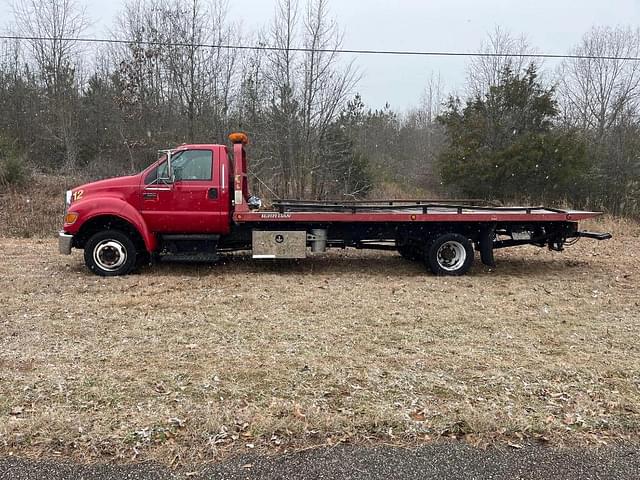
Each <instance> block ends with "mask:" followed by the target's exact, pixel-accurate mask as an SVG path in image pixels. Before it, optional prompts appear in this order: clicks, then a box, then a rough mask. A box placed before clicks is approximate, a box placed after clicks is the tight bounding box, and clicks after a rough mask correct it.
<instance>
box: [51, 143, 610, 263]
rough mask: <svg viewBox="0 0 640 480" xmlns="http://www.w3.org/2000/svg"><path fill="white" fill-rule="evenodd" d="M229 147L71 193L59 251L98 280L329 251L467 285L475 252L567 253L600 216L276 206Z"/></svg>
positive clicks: (454, 205)
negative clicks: (76, 258)
mask: <svg viewBox="0 0 640 480" xmlns="http://www.w3.org/2000/svg"><path fill="white" fill-rule="evenodd" d="M229 138H230V140H231V142H232V144H233V157H231V155H230V153H231V152H230V151H229V149H228V148H227V146H225V145H182V146H180V147H178V148H175V149H172V150H165V151H162V152H161V156H160V158H159V159H158V161H156V162H155V163H153V164H152V165H151V166H149V167H148V168H146V169H145V170H144V171H142V172H141V173H139V174H137V175H132V176H126V177H119V178H113V179H108V180H101V181H97V182H93V183H89V184H86V185H83V186H80V187H77V188H74V189H73V190H70V191H68V192H67V193H66V199H65V201H66V209H65V214H64V225H63V229H62V231H61V232H60V234H59V249H60V253H63V254H70V253H71V250H72V248H77V249H83V250H84V260H85V263H86V265H87V267H88V268H89V269H90V270H91V271H93V272H94V273H96V274H98V275H103V276H115V275H125V274H127V273H129V272H131V271H132V270H134V269H135V268H136V267H137V266H140V265H142V264H147V263H152V262H154V261H157V260H163V259H165V260H178V261H198V262H208V261H215V260H217V258H218V255H219V254H220V253H223V252H233V251H252V253H253V258H258V259H278V258H304V257H305V256H307V254H308V252H309V250H310V251H311V252H312V253H313V254H319V253H322V252H324V251H326V249H327V248H358V249H378V250H394V251H397V252H398V253H399V254H400V255H402V256H403V257H405V258H407V259H408V260H422V261H424V262H425V263H426V266H427V267H428V268H429V269H430V270H431V271H432V272H433V273H434V274H437V275H462V274H464V273H466V272H467V271H468V270H469V268H470V267H471V265H472V263H473V261H474V257H475V252H474V250H475V251H478V252H479V253H480V258H481V261H482V262H483V263H484V264H486V265H490V266H494V257H493V251H494V249H496V248H505V247H512V246H518V245H535V246H538V247H548V248H549V249H551V250H556V251H561V250H563V247H564V246H565V244H570V243H572V242H573V241H575V240H577V239H578V238H580V237H588V238H593V239H597V240H606V239H608V238H611V235H610V234H608V233H592V232H584V231H580V230H579V229H578V222H579V221H580V220H585V219H589V218H593V217H596V216H598V215H600V213H598V212H585V211H573V210H558V209H554V208H544V207H498V206H494V205H488V204H482V205H480V204H476V203H469V202H465V201H456V202H442V201H429V200H407V201H403V200H388V201H352V202H323V201H304V200H289V201H287V200H279V201H275V202H274V203H273V205H272V207H270V208H269V209H265V208H262V205H261V202H260V200H259V199H257V198H256V197H253V196H251V195H250V194H249V190H248V181H247V155H246V150H245V145H246V144H247V142H248V139H247V136H246V135H245V134H243V133H236V134H232V135H230V137H229Z"/></svg>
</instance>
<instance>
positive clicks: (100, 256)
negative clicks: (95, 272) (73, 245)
mask: <svg viewBox="0 0 640 480" xmlns="http://www.w3.org/2000/svg"><path fill="white" fill-rule="evenodd" d="M93 260H94V261H95V262H96V264H97V265H98V266H99V267H100V268H102V269H103V270H106V271H110V272H111V271H114V270H117V269H118V268H120V267H121V266H122V265H124V263H125V262H126V261H127V251H126V249H125V248H124V245H122V244H121V243H120V242H118V241H116V240H103V241H102V242H100V243H99V244H98V245H96V247H95V248H94V250H93Z"/></svg>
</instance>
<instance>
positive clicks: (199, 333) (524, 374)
mask: <svg viewBox="0 0 640 480" xmlns="http://www.w3.org/2000/svg"><path fill="white" fill-rule="evenodd" d="M589 227H591V228H593V229H601V230H602V229H609V230H612V231H613V233H614V235H615V238H614V239H613V240H611V241H609V242H600V243H598V242H595V241H590V240H582V241H581V242H580V243H578V244H577V245H576V246H574V247H572V248H570V249H568V250H567V252H565V253H563V254H558V253H553V252H549V251H546V250H541V249H535V248H528V247H524V248H519V249H513V250H511V251H500V252H498V253H497V255H496V256H497V261H498V268H497V269H496V270H495V271H490V270H488V269H487V268H486V267H483V266H481V265H480V264H479V262H478V264H477V265H476V266H475V267H474V269H473V270H472V272H471V273H470V275H468V276H465V277H462V278H437V277H434V276H431V275H430V274H427V273H426V272H425V270H424V267H423V266H422V265H420V264H412V263H409V262H407V261H404V260H402V259H401V258H400V257H398V256H396V255H393V254H386V253H384V254H380V253H365V252H355V253H353V252H352V253H348V252H335V253H331V254H328V255H326V256H322V257H315V258H310V259H307V260H305V261H301V262H299V263H286V262H285V263H278V264H272V263H259V262H256V261H251V260H248V259H246V258H242V257H231V258H228V259H227V260H225V262H224V263H223V264H221V265H216V266H194V265H172V264H166V265H157V266H155V267H153V268H149V269H145V270H143V271H142V272H141V273H139V274H136V275H131V276H128V277H124V278H113V279H103V278H99V277H96V276H93V275H91V274H89V273H88V272H87V270H85V268H84V265H83V262H82V257H81V253H80V252H76V253H74V255H73V256H71V257H64V256H58V255H57V254H56V245H55V241H53V240H50V239H46V240H37V239H14V238H4V239H0V249H1V250H2V256H1V257H0V331H1V332H2V335H1V336H0V419H1V420H2V421H1V422H0V454H8V453H13V454H20V455H40V454H44V455H62V456H65V457H74V458H81V459H86V460H95V459H101V460H105V459H114V458H115V459H120V460H125V461H128V460H132V459H136V460H140V459H155V460H159V461H161V462H164V463H167V464H171V465H176V464H184V463H189V462H192V461H198V460H202V459H208V460H212V459H219V458H221V457H222V456H225V455H228V454H234V453H239V452H242V451H244V450H253V449H256V450H259V449H263V450H266V451H271V452H275V451H284V450H292V449H299V448H307V447H311V446H314V445H320V444H323V445H327V444H329V445H332V444H336V443H339V442H384V443H393V444H399V445H408V446H410V445H415V444H418V443H424V442H432V441H437V440H438V439H441V438H443V437H444V438H448V437H456V438H463V439H465V440H467V441H469V442H472V443H474V444H488V443H494V442H499V443H504V444H511V445H512V446H514V447H517V446H519V445H520V444H522V443H523V442H526V441H544V442H551V443H554V444H565V443H571V444H597V443H601V442H611V441H616V440H620V439H634V440H637V439H638V438H639V437H640V435H639V433H640V316H639V314H638V312H639V311H640V293H639V292H640V290H639V288H638V287H639V284H640V269H639V267H640V256H639V253H638V252H639V251H640V227H639V226H638V225H637V224H633V223H625V222H619V221H614V220H606V221H605V223H604V224H593V225H589Z"/></svg>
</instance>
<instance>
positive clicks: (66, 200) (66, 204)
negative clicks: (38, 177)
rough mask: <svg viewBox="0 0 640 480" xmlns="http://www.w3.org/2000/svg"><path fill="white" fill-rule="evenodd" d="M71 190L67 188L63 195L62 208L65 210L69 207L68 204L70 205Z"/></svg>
mask: <svg viewBox="0 0 640 480" xmlns="http://www.w3.org/2000/svg"><path fill="white" fill-rule="evenodd" d="M71 195H72V194H71V190H67V192H66V193H65V195H64V208H65V210H66V209H67V208H69V205H71Z"/></svg>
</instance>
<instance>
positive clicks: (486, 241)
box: [479, 225, 496, 267]
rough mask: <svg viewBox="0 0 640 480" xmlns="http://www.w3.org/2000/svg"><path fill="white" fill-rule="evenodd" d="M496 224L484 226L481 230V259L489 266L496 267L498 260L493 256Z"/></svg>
mask: <svg viewBox="0 0 640 480" xmlns="http://www.w3.org/2000/svg"><path fill="white" fill-rule="evenodd" d="M495 228H496V226H495V225H491V226H490V227H486V228H483V229H482V231H481V232H480V242H479V243H480V259H481V260H482V263H484V264H485V265H486V266H487V267H495V266H496V261H495V259H494V258H493V237H494V231H495Z"/></svg>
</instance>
